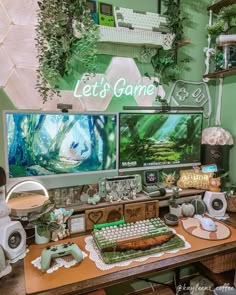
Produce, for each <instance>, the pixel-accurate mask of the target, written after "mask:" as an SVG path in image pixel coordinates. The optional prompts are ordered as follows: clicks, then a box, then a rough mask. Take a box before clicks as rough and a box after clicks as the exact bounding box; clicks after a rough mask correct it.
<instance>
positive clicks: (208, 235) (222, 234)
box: [181, 217, 231, 240]
mask: <svg viewBox="0 0 236 295" xmlns="http://www.w3.org/2000/svg"><path fill="white" fill-rule="evenodd" d="M181 222H182V225H183V228H184V229H185V230H186V231H187V232H188V233H189V234H191V235H193V236H195V237H198V238H200V239H204V240H224V239H227V238H228V237H229V236H230V234H231V231H230V229H229V228H228V226H226V225H224V224H223V223H221V222H219V221H217V220H214V222H215V224H216V231H214V232H210V231H207V230H205V229H203V228H202V226H201V224H200V221H199V220H198V219H196V218H192V217H186V218H181Z"/></svg>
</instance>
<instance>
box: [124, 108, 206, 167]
mask: <svg viewBox="0 0 236 295" xmlns="http://www.w3.org/2000/svg"><path fill="white" fill-rule="evenodd" d="M202 120H203V116H202V113H189V114H183V113H120V116H119V171H121V172H122V171H124V172H125V171H135V170H136V171H137V170H147V169H155V168H157V169H160V168H172V167H184V166H193V165H199V164H200V158H201V157H200V153H201V135H202Z"/></svg>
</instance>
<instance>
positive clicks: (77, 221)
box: [68, 214, 86, 235]
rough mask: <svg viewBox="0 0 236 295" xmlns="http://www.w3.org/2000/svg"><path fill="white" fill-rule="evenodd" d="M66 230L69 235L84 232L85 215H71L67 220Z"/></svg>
mask: <svg viewBox="0 0 236 295" xmlns="http://www.w3.org/2000/svg"><path fill="white" fill-rule="evenodd" d="M68 229H69V231H70V234H71V235H73V234H78V233H83V232H85V230H86V228H85V214H78V215H72V216H71V217H70V218H69V219H68Z"/></svg>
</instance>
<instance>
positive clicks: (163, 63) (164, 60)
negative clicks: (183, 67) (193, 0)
mask: <svg viewBox="0 0 236 295" xmlns="http://www.w3.org/2000/svg"><path fill="white" fill-rule="evenodd" d="M163 4H164V5H165V8H166V12H165V13H164V15H165V16H166V17H167V21H168V23H169V25H168V27H169V29H170V33H172V34H174V35H175V37H174V40H173V43H172V47H171V49H169V50H164V49H163V48H159V49H158V51H157V53H156V55H155V56H154V57H153V58H152V65H153V68H154V72H155V75H156V76H157V77H158V78H159V81H160V84H163V83H165V84H168V83H169V82H170V81H173V80H176V77H177V76H178V75H179V73H180V69H179V66H178V64H177V48H178V45H179V43H180V41H181V40H182V39H183V21H184V19H185V18H184V17H182V16H181V11H180V5H179V1H178V0H177V1H175V0H164V1H163Z"/></svg>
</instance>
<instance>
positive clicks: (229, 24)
mask: <svg viewBox="0 0 236 295" xmlns="http://www.w3.org/2000/svg"><path fill="white" fill-rule="evenodd" d="M235 28H236V4H233V5H229V6H226V7H223V8H221V10H220V12H219V14H218V15H217V19H216V22H215V23H214V24H213V25H211V26H207V31H208V33H209V34H210V35H213V36H217V35H219V34H221V33H223V34H229V33H230V32H232V33H235Z"/></svg>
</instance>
